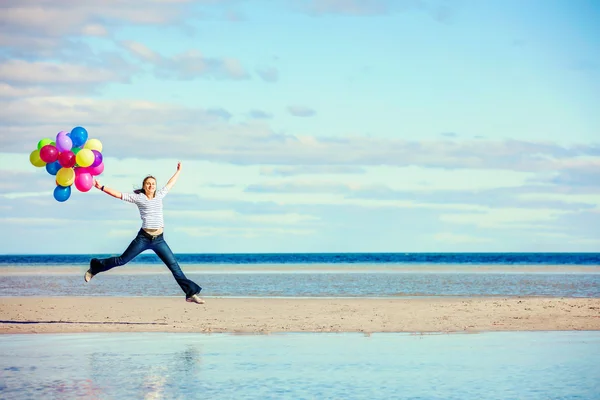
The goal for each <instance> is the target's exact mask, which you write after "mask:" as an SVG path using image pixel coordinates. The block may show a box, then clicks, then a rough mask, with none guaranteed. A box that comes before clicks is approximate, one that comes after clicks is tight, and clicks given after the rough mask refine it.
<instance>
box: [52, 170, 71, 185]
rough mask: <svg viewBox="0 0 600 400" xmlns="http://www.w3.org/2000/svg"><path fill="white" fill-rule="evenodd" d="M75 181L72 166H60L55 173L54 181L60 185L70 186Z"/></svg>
mask: <svg viewBox="0 0 600 400" xmlns="http://www.w3.org/2000/svg"><path fill="white" fill-rule="evenodd" d="M73 182H75V170H74V169H73V168H61V169H59V170H58V172H57V173H56V183H58V184H59V185H60V186H65V187H66V186H71V185H72V184H73Z"/></svg>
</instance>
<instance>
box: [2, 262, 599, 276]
mask: <svg viewBox="0 0 600 400" xmlns="http://www.w3.org/2000/svg"><path fill="white" fill-rule="evenodd" d="M180 266H181V269H182V270H183V271H184V272H185V273H207V274H246V273H250V274H261V273H266V274H268V273H276V274H295V273H319V274H320V273H324V274H326V273H343V274H346V273H348V274H352V273H399V274H402V273H423V274H470V273H473V274H486V273H488V274H489V273H492V274H493V273H498V274H528V273H531V274H600V266H599V265H585V266H584V265H539V264H536V265H501V264H500V265H490V264H485V265H470V266H464V265H462V266H459V265H446V264H444V265H432V264H416V265H385V266H383V265H380V264H372V265H371V264H368V265H356V266H354V265H347V264H335V265H331V264H314V265H313V264H273V265H265V264H256V265H253V264H252V265H251V264H244V265H238V264H223V265H213V264H180ZM88 268H89V266H88V265H82V266H76V265H70V266H64V265H26V266H25V265H2V266H0V277H1V276H27V275H39V274H47V275H81V274H83V273H85V271H86V270H87V269H88ZM169 273H170V272H169V270H168V269H167V268H166V267H165V266H164V265H163V264H132V265H127V266H124V267H121V268H115V269H114V270H112V271H111V274H116V275H154V274H158V275H162V274H169Z"/></svg>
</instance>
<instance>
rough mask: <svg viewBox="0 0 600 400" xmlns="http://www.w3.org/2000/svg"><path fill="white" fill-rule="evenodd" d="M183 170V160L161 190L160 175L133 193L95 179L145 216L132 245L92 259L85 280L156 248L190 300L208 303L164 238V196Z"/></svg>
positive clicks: (114, 195)
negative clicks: (116, 254) (123, 191)
mask: <svg viewBox="0 0 600 400" xmlns="http://www.w3.org/2000/svg"><path fill="white" fill-rule="evenodd" d="M180 172H181V163H180V162H179V163H177V171H176V172H175V174H174V175H173V176H172V177H171V179H169V181H168V182H167V184H166V185H165V186H164V187H163V188H162V189H160V190H159V191H158V192H157V191H156V178H154V177H153V176H147V177H146V178H144V181H143V182H142V189H138V190H136V191H134V192H133V193H121V192H118V191H116V190H114V189H110V188H107V187H105V186H101V185H100V182H98V181H97V180H94V186H95V187H96V188H97V189H100V190H101V191H103V192H104V193H106V194H109V195H111V196H112V197H115V198H117V199H121V200H124V201H127V202H129V203H134V204H135V205H137V206H138V209H139V211H140V217H141V219H142V227H141V229H140V230H139V232H138V234H137V236H136V237H135V239H133V241H132V242H131V244H130V245H129V247H127V249H126V250H125V252H124V253H123V254H121V255H120V256H119V257H109V258H103V259H97V258H92V260H91V262H90V269H89V270H88V271H87V272H86V273H85V277H84V279H85V281H86V282H89V281H90V280H91V279H92V278H93V277H94V276H95V275H96V274H99V273H100V272H104V271H108V270H109V269H111V268H114V267H119V266H121V265H125V264H127V263H128V262H129V261H131V260H133V259H134V258H135V257H136V256H137V255H138V254H140V253H141V252H143V251H144V250H153V251H154V252H155V253H156V255H157V256H158V257H160V259H161V260H162V262H164V263H165V264H166V266H167V267H168V268H169V269H170V270H171V272H172V273H173V277H175V280H176V281H177V283H178V284H179V286H180V287H181V289H182V290H183V292H184V293H185V297H186V301H188V302H190V303H197V304H204V300H203V299H202V298H200V296H198V294H199V293H200V291H201V290H202V288H201V287H200V286H198V285H197V284H196V283H194V282H192V281H191V280H189V279H187V278H186V277H185V275H184V273H183V272H182V271H181V268H180V267H179V264H178V263H177V260H176V259H175V256H174V255H173V252H172V251H171V249H170V248H169V245H168V244H167V242H165V240H164V238H163V229H164V218H163V203H162V199H163V197H165V196H166V195H167V193H168V192H169V190H171V188H172V187H173V185H174V184H175V182H177V178H178V177H179V173H180Z"/></svg>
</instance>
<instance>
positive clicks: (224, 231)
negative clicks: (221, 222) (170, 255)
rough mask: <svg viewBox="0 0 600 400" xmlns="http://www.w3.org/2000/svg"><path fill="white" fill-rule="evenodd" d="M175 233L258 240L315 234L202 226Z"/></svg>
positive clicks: (310, 232) (278, 229) (295, 230)
mask: <svg viewBox="0 0 600 400" xmlns="http://www.w3.org/2000/svg"><path fill="white" fill-rule="evenodd" d="M174 230H175V231H176V232H184V233H186V234H188V235H190V236H197V237H207V236H220V237H243V238H258V237H265V236H273V235H302V236H304V235H311V234H313V233H315V232H314V231H313V230H311V229H284V228H256V227H211V226H203V227H197V228H191V227H190V228H186V227H176V228H174Z"/></svg>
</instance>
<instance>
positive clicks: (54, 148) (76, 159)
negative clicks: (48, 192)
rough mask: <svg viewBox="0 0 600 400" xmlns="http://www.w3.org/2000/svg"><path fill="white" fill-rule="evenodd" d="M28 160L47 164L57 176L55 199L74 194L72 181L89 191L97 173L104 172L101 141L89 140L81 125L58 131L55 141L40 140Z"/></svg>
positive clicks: (66, 197) (62, 198) (81, 190)
mask: <svg viewBox="0 0 600 400" xmlns="http://www.w3.org/2000/svg"><path fill="white" fill-rule="evenodd" d="M29 161H30V162H31V164H33V165H34V166H35V167H38V168H41V167H46V171H48V173H49V174H50V175H54V176H56V188H55V189H54V198H55V199H56V200H57V201H60V202H63V201H67V200H68V199H69V197H71V186H72V185H73V184H75V187H76V188H77V190H79V191H80V192H87V191H89V190H90V189H91V188H92V186H94V176H97V175H100V174H101V173H102V172H103V171H104V162H103V161H102V143H101V142H100V141H99V140H98V139H89V140H88V132H87V131H86V130H85V129H84V128H82V127H80V126H78V127H75V128H73V129H72V130H71V132H65V131H60V132H58V134H57V135H56V140H54V141H53V140H52V139H49V138H45V139H42V140H40V141H39V142H38V145H37V149H36V150H34V151H32V152H31V154H30V155H29Z"/></svg>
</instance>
